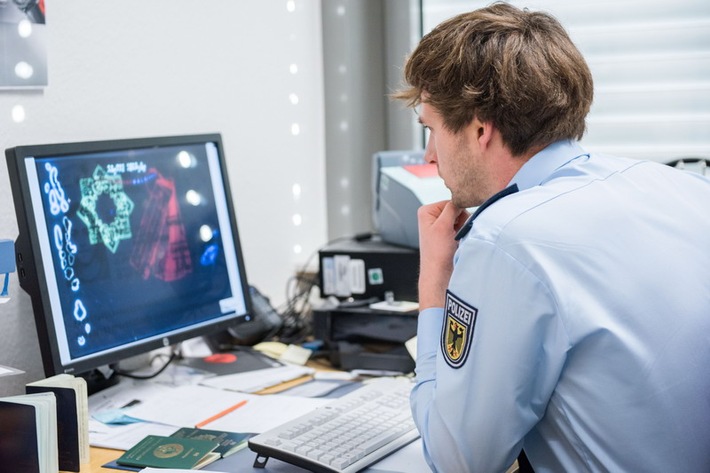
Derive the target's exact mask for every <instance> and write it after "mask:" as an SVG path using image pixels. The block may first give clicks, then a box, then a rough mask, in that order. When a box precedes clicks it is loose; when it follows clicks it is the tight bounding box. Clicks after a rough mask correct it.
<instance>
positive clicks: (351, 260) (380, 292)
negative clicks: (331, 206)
mask: <svg viewBox="0 0 710 473" xmlns="http://www.w3.org/2000/svg"><path fill="white" fill-rule="evenodd" d="M318 264H319V272H318V275H319V283H320V289H321V294H322V295H323V296H324V297H327V296H334V297H336V298H338V299H341V300H344V299H350V298H352V299H355V300H362V299H370V298H373V297H374V298H378V299H380V300H384V299H385V295H386V294H387V293H392V294H393V295H394V298H395V299H396V300H399V301H416V300H417V297H418V294H417V278H418V276H419V250H418V249H416V248H407V247H403V246H399V245H393V244H391V243H387V242H385V241H382V239H381V238H379V236H374V237H372V238H370V239H358V238H352V239H347V240H340V241H336V242H333V243H331V244H329V245H326V246H325V247H323V248H321V249H320V250H319V251H318Z"/></svg>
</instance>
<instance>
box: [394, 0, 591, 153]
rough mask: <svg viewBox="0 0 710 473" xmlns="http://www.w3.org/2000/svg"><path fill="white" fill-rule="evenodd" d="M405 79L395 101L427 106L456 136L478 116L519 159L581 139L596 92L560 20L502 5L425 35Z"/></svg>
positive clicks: (466, 15) (454, 20) (464, 16)
mask: <svg viewBox="0 0 710 473" xmlns="http://www.w3.org/2000/svg"><path fill="white" fill-rule="evenodd" d="M404 80H405V82H406V84H407V86H405V88H404V89H402V90H400V91H398V92H396V93H394V94H393V95H392V96H393V97H394V98H396V99H400V100H404V101H405V102H407V105H408V106H410V107H416V106H417V105H419V104H420V103H421V102H422V100H426V102H427V103H428V104H430V105H431V106H433V107H434V108H435V109H436V110H437V111H438V112H439V113H440V114H441V116H442V117H443V120H444V126H446V127H447V128H448V129H449V130H450V131H452V132H454V133H456V132H459V131H461V130H462V129H463V128H464V127H465V126H466V125H467V124H468V123H470V122H471V121H472V120H473V119H474V118H475V117H477V118H478V119H479V120H481V121H483V122H490V123H493V125H494V126H495V127H496V128H497V129H498V130H499V131H500V132H501V135H502V138H503V141H504V142H505V144H506V145H507V146H508V148H509V149H510V151H511V152H512V154H513V155H514V156H519V155H522V154H524V153H525V152H526V151H529V150H531V149H533V148H535V147H538V146H546V145H548V144H550V143H552V142H554V141H557V140H560V139H577V140H579V139H581V138H582V136H583V135H584V132H585V129H586V123H585V117H586V116H587V113H589V108H590V107H591V104H592V98H593V89H594V85H593V81H592V75H591V72H590V71H589V67H588V66H587V63H586V62H585V60H584V58H583V57H582V54H581V53H580V52H579V50H578V49H577V48H576V46H575V45H574V44H573V43H572V40H571V39H570V38H569V36H568V35H567V32H566V31H565V29H564V28H563V27H562V25H561V24H560V23H559V22H558V21H557V19H555V18H554V17H553V16H551V15H549V14H547V13H543V12H533V11H528V10H521V9H519V8H516V7H514V6H512V5H509V4H507V3H502V2H499V3H495V4H492V5H490V6H488V7H486V8H482V9H479V10H475V11H473V12H470V13H464V14H461V15H458V16H455V17H453V18H451V19H449V20H446V21H444V22H443V23H441V24H440V25H438V26H437V27H436V28H434V29H433V30H432V31H431V32H430V33H428V34H427V35H425V36H424V37H423V38H422V40H421V41H420V43H419V45H418V46H417V48H416V49H415V50H414V52H413V53H412V54H411V56H410V57H409V58H408V59H407V62H406V64H405V69H404ZM423 93H425V94H426V98H423V97H422V94H423Z"/></svg>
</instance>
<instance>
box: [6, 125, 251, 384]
mask: <svg viewBox="0 0 710 473" xmlns="http://www.w3.org/2000/svg"><path fill="white" fill-rule="evenodd" d="M6 158H7V163H8V171H9V175H10V182H11V185H12V192H13V200H14V204H15V210H16V214H17V221H18V228H19V236H18V238H17V243H16V253H17V254H16V257H17V263H18V264H17V266H18V271H17V272H18V277H19V280H20V285H21V287H22V288H23V289H24V290H25V291H27V292H28V293H29V295H30V297H31V299H32V306H33V311H34V315H35V321H36V325H37V332H38V336H39V343H40V348H41V351H42V360H43V364H44V370H45V374H46V375H47V376H51V375H54V374H58V373H75V374H81V373H85V372H87V371H90V370H93V369H95V368H99V367H102V366H104V365H109V364H112V363H115V362H118V361H120V360H121V359H124V358H126V357H129V356H133V355H136V354H140V353H144V352H147V351H150V350H153V349H155V348H159V347H163V346H169V345H171V344H174V343H176V342H179V341H182V340H185V339H187V338H192V337H196V336H200V335H208V334H211V333H214V332H217V331H220V330H223V329H225V328H227V327H229V326H232V325H234V324H237V323H239V322H244V321H247V320H249V319H250V313H251V307H250V299H249V297H248V292H247V291H248V284H247V278H246V275H245V271H244V262H243V259H242V253H241V248H240V242H239V235H238V233H237V225H236V218H235V214H234V208H233V204H232V198H231V194H230V189H229V182H228V176H227V170H226V167H225V157H224V153H223V148H222V142H221V137H220V135H219V134H210V135H194V136H172V137H159V138H141V139H128V140H113V141H100V142H97V141H94V142H85V143H63V144H55V145H37V146H20V147H15V148H11V149H8V150H6Z"/></svg>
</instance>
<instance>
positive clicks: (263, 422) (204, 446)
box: [89, 345, 424, 473]
mask: <svg viewBox="0 0 710 473" xmlns="http://www.w3.org/2000/svg"><path fill="white" fill-rule="evenodd" d="M268 348H270V349H272V350H276V349H278V348H279V347H277V346H273V345H269V346H268ZM280 348H281V349H280V350H277V351H279V352H281V353H282V354H283V353H287V352H288V351H289V350H288V347H280ZM237 356H238V357H239V356H240V355H239V353H237ZM291 356H293V354H287V356H286V357H283V356H279V358H280V359H281V360H284V359H285V358H288V357H291ZM196 366H200V363H197V362H194V360H193V362H190V363H172V364H170V366H168V368H167V369H166V370H165V371H163V372H161V373H160V374H159V375H158V376H157V377H155V378H153V379H150V380H137V379H121V382H119V383H118V384H116V385H115V386H111V387H109V388H107V389H104V390H102V391H99V392H97V393H95V394H93V395H91V396H90V397H89V413H90V421H89V430H90V443H91V445H92V446H95V447H102V448H107V449H114V450H116V456H115V458H114V459H113V460H112V461H109V462H108V463H103V462H102V463H103V467H104V468H108V469H117V470H124V471H125V470H128V471H132V470H135V471H139V469H141V468H145V467H151V468H186V469H191V470H198V469H199V470H203V469H204V470H206V471H243V470H244V471H246V470H248V469H250V468H251V467H252V465H253V464H254V462H255V461H256V459H257V452H262V453H263V450H260V445H261V444H260V443H259V442H258V441H257V442H256V443H254V444H253V445H252V444H251V443H250V442H251V440H252V439H254V438H261V439H262V440H263V439H264V438H266V437H269V436H271V435H273V434H274V433H275V432H276V434H275V435H279V434H278V432H280V430H279V429H282V428H283V426H284V425H286V424H287V423H289V422H296V421H298V420H299V419H303V418H307V417H308V416H311V415H314V413H326V412H331V411H329V409H332V408H331V407H329V406H332V405H334V403H337V402H338V401H340V400H343V399H345V400H347V399H349V398H348V396H350V395H351V394H355V393H358V392H361V393H363V394H365V393H368V392H370V391H371V390H370V389H367V388H369V386H370V385H374V384H376V383H377V382H382V381H384V380H382V381H380V379H378V378H373V377H367V378H366V379H365V378H363V377H362V376H357V375H356V374H352V373H345V372H340V371H328V370H326V371H316V372H314V370H313V368H310V367H307V366H301V365H294V364H291V363H288V362H286V361H280V362H279V363H278V364H273V366H271V367H268V368H263V367H260V366H259V365H258V364H255V365H253V364H251V363H250V366H252V367H254V368H255V369H250V370H247V371H244V372H233V370H232V372H230V371H221V370H210V371H206V370H204V369H197V368H196ZM203 368H204V367H203ZM207 368H209V366H207ZM284 369H287V370H308V371H306V372H303V371H299V372H298V373H300V374H299V375H298V376H297V379H295V380H293V381H291V382H288V383H282V384H279V385H278V386H274V387H272V388H271V389H267V390H261V391H259V393H255V392H252V389H250V388H248V387H247V386H252V383H251V382H249V383H246V384H244V383H242V382H241V381H240V380H239V377H246V378H249V377H252V378H253V377H257V378H258V377H259V376H260V374H261V376H262V377H263V379H271V380H273V381H272V382H273V383H278V382H279V381H278V380H279V379H281V377H280V376H276V375H274V374H271V373H280V372H281V371H282V370H284ZM216 372H223V373H224V374H221V375H219V374H216ZM295 372H296V371H294V373H295ZM304 373H306V376H304V375H303V374H304ZM336 375H338V376H336ZM400 378H402V379H401V381H402V383H395V384H398V385H400V386H402V387H403V388H404V389H405V390H406V391H407V393H408V391H409V389H411V379H409V378H405V377H400ZM231 380H235V381H234V382H231ZM388 381H390V382H392V383H394V381H393V380H392V379H389V380H388ZM262 383H263V381H262ZM268 392H273V394H266V393H268ZM407 399H408V397H407V395H406V394H404V395H401V396H400V401H402V402H399V403H398V404H397V405H396V406H395V405H394V404H390V406H389V407H388V408H387V409H388V410H389V411H390V412H389V414H392V415H395V414H396V415H398V416H399V417H397V419H396V420H395V421H393V423H390V424H395V425H397V426H401V425H405V424H407V425H410V428H409V429H407V432H405V433H406V436H401V435H399V434H398V435H396V436H395V437H392V438H389V437H388V436H389V435H390V434H389V433H383V434H382V435H380V438H378V439H375V441H378V442H379V443H380V444H381V445H378V447H382V449H381V450H379V449H378V451H377V452H375V453H373V452H372V451H370V452H368V456H367V458H364V459H363V458H361V457H362V456H363V455H360V456H359V457H358V460H360V461H359V462H358V463H357V465H359V466H362V465H365V464H367V463H371V462H373V461H375V460H377V459H379V458H381V457H382V456H384V455H386V454H387V453H389V452H391V451H393V450H396V449H398V448H399V447H402V446H403V445H405V444H408V443H410V442H411V441H412V440H413V439H416V438H417V437H418V435H417V433H416V429H414V428H413V423H412V421H411V412H410V410H409V407H408V402H407ZM390 401H391V400H390ZM343 402H346V401H341V404H342V403H343ZM188 406H189V407H188ZM374 406H375V404H372V405H371V408H374ZM405 421H406V422H405ZM338 422H339V420H337V419H332V422H331V425H335V424H337V423H338ZM374 422H377V419H375V420H374ZM390 424H387V425H385V424H383V426H382V429H389V427H388V426H389V425H390ZM361 430H362V429H361ZM374 431H375V430H374V429H373V432H374ZM259 436H261V437H259ZM264 436H266V437H264ZM385 437H387V438H385ZM193 440H206V441H207V442H193ZM331 440H332V442H339V441H340V440H342V439H338V438H337V437H335V436H333V437H332V439H331ZM223 441H224V442H227V443H228V444H229V445H227V444H226V443H224V442H223ZM395 441H396V442H399V443H396V442H395ZM392 442H395V443H392ZM288 445H290V444H285V446H286V447H287V448H288ZM342 448H346V447H345V446H342V447H341V448H340V449H338V448H333V449H332V452H331V455H333V457H334V458H339V459H342V458H350V457H349V456H348V455H341V449H342ZM373 448H374V447H373ZM414 448H416V447H414ZM121 450H122V451H123V452H121ZM269 452H271V453H272V454H271V455H270V456H271V457H272V458H273V459H274V460H273V462H272V465H270V468H266V469H265V470H264V471H265V473H266V472H268V471H271V469H273V468H276V469H277V470H278V471H283V470H281V469H280V468H286V470H285V471H289V470H290V468H295V467H289V466H284V465H283V463H284V462H285V463H286V464H288V463H291V464H294V465H298V464H299V463H298V462H295V461H293V459H294V457H292V456H290V455H289V454H286V455H281V454H280V453H279V451H278V449H277V451H274V450H273V448H272V449H271V450H269ZM287 453H288V452H287ZM327 459H328V457H325V458H324V460H323V461H325V460H327ZM422 464H424V463H423V460H422ZM301 465H303V463H301ZM336 466H337V465H335V466H333V467H332V468H333V470H332V471H341V470H342V468H341V466H337V467H336ZM353 468H354V467H352V466H351V467H350V469H349V470H342V471H354V470H353ZM403 471H404V470H403Z"/></svg>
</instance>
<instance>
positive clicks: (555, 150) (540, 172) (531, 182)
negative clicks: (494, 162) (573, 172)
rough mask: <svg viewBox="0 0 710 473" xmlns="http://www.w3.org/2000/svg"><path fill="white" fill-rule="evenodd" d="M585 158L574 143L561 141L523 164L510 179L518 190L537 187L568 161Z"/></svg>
mask: <svg viewBox="0 0 710 473" xmlns="http://www.w3.org/2000/svg"><path fill="white" fill-rule="evenodd" d="M580 156H587V153H586V152H585V151H584V150H583V149H582V147H581V146H579V144H578V143H577V142H576V141H571V140H562V141H557V142H555V143H552V144H551V145H549V146H547V147H546V148H544V149H543V150H542V151H540V152H539V153H537V154H536V155H534V156H533V157H532V158H530V159H529V160H528V161H526V162H525V164H523V167H521V168H520V169H519V170H518V172H517V173H516V174H515V176H513V179H511V181H510V183H509V184H508V185H511V184H517V185H518V189H519V190H521V191H522V190H525V189H529V188H531V187H534V186H539V185H540V184H542V183H543V182H545V180H546V179H547V178H548V177H549V176H550V175H551V174H552V173H553V172H554V171H555V170H557V169H559V168H560V167H562V166H564V165H565V164H567V163H569V162H570V161H572V160H574V159H577V158H579V157H580Z"/></svg>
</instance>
